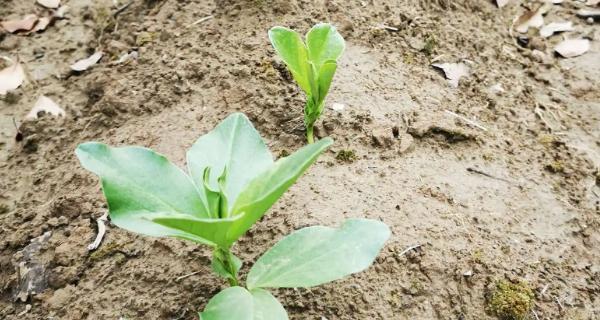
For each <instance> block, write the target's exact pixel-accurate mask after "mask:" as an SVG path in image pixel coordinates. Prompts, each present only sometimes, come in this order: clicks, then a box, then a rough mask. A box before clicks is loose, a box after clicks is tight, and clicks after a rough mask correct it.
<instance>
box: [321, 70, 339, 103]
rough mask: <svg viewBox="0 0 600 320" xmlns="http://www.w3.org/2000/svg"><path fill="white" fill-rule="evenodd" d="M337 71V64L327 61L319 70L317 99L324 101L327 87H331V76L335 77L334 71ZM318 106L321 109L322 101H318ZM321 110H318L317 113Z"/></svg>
mask: <svg viewBox="0 0 600 320" xmlns="http://www.w3.org/2000/svg"><path fill="white" fill-rule="evenodd" d="M336 69H337V63H336V62H335V61H327V62H326V63H324V64H323V65H322V66H321V69H319V80H318V83H319V97H320V98H321V99H325V97H326V96H327V93H329V87H330V86H331V81H332V80H333V76H334V75H335V71H336ZM318 106H319V107H320V108H322V107H323V100H320V101H319V104H318ZM322 111H323V110H322V109H321V110H319V113H320V112H322Z"/></svg>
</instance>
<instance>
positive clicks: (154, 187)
mask: <svg viewBox="0 0 600 320" xmlns="http://www.w3.org/2000/svg"><path fill="white" fill-rule="evenodd" d="M75 153H76V155H77V157H78V158H79V161H80V162H81V164H82V166H83V167H84V168H86V169H87V170H89V171H91V172H93V173H95V174H97V175H98V176H100V178H101V180H102V188H103V191H104V195H105V197H106V200H107V202H108V208H109V212H110V217H111V220H112V222H113V223H114V224H116V225H118V226H119V227H121V228H124V229H127V230H130V231H133V232H137V233H141V234H146V235H151V236H177V237H180V236H182V234H181V232H180V231H177V230H173V229H170V228H165V227H163V226H160V225H158V224H154V223H152V222H151V221H149V220H148V216H149V215H150V214H152V213H154V212H163V213H164V212H173V213H178V214H182V215H183V214H185V215H189V216H190V217H191V218H198V219H202V218H208V210H207V208H206V204H205V203H206V199H203V198H202V194H201V193H199V192H198V190H197V189H196V187H195V186H194V184H193V183H192V181H190V179H189V177H188V176H187V175H186V174H185V173H184V172H183V171H181V170H180V169H179V168H177V167H176V166H175V165H173V164H172V163H170V162H169V161H168V160H167V159H166V158H165V157H164V156H162V155H159V154H157V153H155V152H154V151H152V150H149V149H146V148H141V147H123V148H112V147H109V146H107V145H105V144H102V143H98V142H88V143H83V144H80V145H79V146H78V147H77V150H76V151H75Z"/></svg>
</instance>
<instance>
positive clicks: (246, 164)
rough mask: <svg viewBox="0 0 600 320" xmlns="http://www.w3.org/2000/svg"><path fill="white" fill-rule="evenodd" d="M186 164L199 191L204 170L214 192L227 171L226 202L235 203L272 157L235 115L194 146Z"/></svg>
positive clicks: (248, 125) (249, 126)
mask: <svg viewBox="0 0 600 320" xmlns="http://www.w3.org/2000/svg"><path fill="white" fill-rule="evenodd" d="M187 161H188V169H189V171H190V175H191V176H192V179H193V180H194V183H195V184H196V185H198V188H199V189H201V190H202V189H204V187H203V183H204V171H205V169H206V168H207V167H208V168H210V177H209V185H210V186H211V188H212V189H213V190H219V185H218V181H217V180H218V178H219V176H221V175H222V173H223V170H224V168H225V167H226V168H227V176H226V181H225V190H224V191H225V195H226V197H227V201H228V202H229V203H234V202H235V200H236V199H237V197H238V195H239V193H240V192H241V191H242V189H243V188H244V186H245V185H247V184H248V182H250V180H252V179H253V178H255V177H256V176H257V175H258V174H259V173H261V172H262V171H264V170H266V169H267V168H268V167H269V166H271V165H272V164H273V156H272V155H271V153H270V152H269V149H268V148H267V146H266V145H265V143H264V142H263V140H262V138H261V137H260V135H259V133H258V132H257V131H256V129H254V127H253V126H252V123H251V122H250V120H248V118H247V117H246V116H245V115H244V114H242V113H234V114H232V115H230V116H228V117H227V118H226V119H225V120H223V122H221V123H220V124H219V125H218V126H217V127H215V128H214V129H213V130H212V131H210V132H209V133H207V134H206V135H204V136H202V137H200V138H199V139H198V140H197V141H196V142H195V143H194V145H193V146H192V147H191V149H190V150H188V153H187ZM211 215H212V216H215V213H211Z"/></svg>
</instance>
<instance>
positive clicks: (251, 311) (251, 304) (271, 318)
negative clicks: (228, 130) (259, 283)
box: [199, 287, 288, 320]
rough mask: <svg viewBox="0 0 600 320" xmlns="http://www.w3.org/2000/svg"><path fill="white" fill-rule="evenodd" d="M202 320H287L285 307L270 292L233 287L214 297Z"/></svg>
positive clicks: (201, 316)
mask: <svg viewBox="0 0 600 320" xmlns="http://www.w3.org/2000/svg"><path fill="white" fill-rule="evenodd" d="M199 316H200V320H287V319H288V316H287V313H286V312H285V309H283V306H281V304H280V303H279V301H277V299H275V297H273V295H271V294H270V293H269V292H268V291H266V290H262V289H256V290H252V291H248V290H246V289H244V288H242V287H231V288H227V289H225V290H223V291H221V292H219V293H218V294H217V295H216V296H214V297H213V298H212V299H210V301H209V302H208V304H207V305H206V308H205V309H204V311H203V312H201V313H200V314H199Z"/></svg>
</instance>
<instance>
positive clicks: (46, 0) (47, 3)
mask: <svg viewBox="0 0 600 320" xmlns="http://www.w3.org/2000/svg"><path fill="white" fill-rule="evenodd" d="M37 3H38V4H39V5H41V6H44V7H46V8H48V9H56V8H58V7H59V6H60V0H37Z"/></svg>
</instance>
